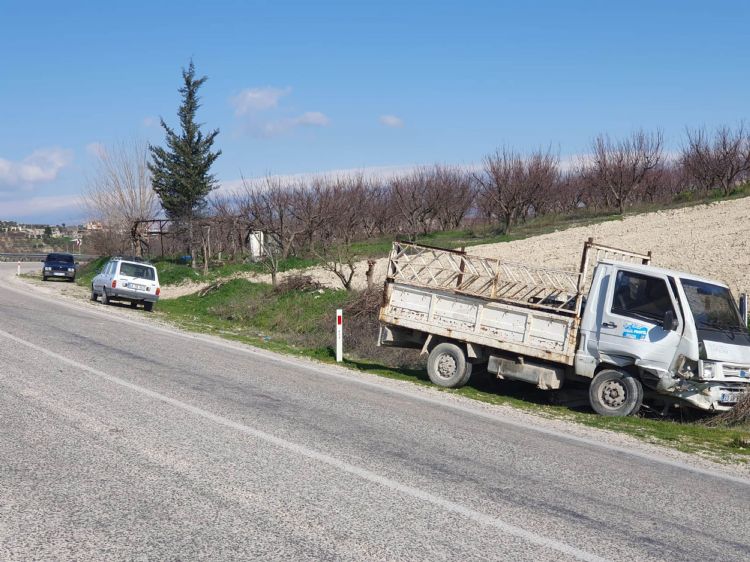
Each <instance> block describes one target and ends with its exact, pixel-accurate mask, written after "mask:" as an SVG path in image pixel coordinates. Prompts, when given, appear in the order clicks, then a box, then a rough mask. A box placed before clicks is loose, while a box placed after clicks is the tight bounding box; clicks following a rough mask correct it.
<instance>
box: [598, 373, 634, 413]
mask: <svg viewBox="0 0 750 562" xmlns="http://www.w3.org/2000/svg"><path fill="white" fill-rule="evenodd" d="M589 401H590V402H591V407H592V408H593V409H594V411H595V412H596V413H597V414H599V415H602V416H629V415H631V414H635V413H637V412H638V410H640V409H641V404H642V403H643V386H641V382H640V381H639V380H638V379H637V378H635V377H634V376H633V375H631V374H630V373H627V372H625V371H619V370H617V369H604V370H603V371H600V372H599V373H598V374H597V375H596V376H595V377H594V380H592V381H591V386H589Z"/></svg>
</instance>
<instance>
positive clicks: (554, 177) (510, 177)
mask: <svg viewBox="0 0 750 562" xmlns="http://www.w3.org/2000/svg"><path fill="white" fill-rule="evenodd" d="M559 177H560V170H559V166H558V158H557V156H555V155H553V154H552V153H551V152H550V151H546V152H545V151H535V152H533V153H532V154H531V155H530V156H529V157H528V158H524V157H523V156H522V155H521V154H519V153H518V152H515V151H513V150H510V149H508V148H503V149H500V150H497V151H496V152H495V153H494V154H490V155H488V156H486V157H485V158H484V169H483V171H482V173H481V174H479V175H477V176H476V178H477V181H478V182H479V185H480V186H481V187H480V204H481V205H483V206H484V207H485V215H487V216H492V217H495V219H496V220H497V221H498V222H499V225H500V228H501V231H502V232H503V234H507V233H508V232H510V230H511V228H512V227H513V226H514V225H515V224H516V223H517V222H518V220H519V219H522V218H524V217H525V216H527V214H528V213H529V212H531V213H533V214H541V213H542V212H544V210H546V208H547V206H548V201H547V200H546V198H549V197H550V196H551V193H552V192H553V190H554V189H555V188H556V185H557V183H558V181H559Z"/></svg>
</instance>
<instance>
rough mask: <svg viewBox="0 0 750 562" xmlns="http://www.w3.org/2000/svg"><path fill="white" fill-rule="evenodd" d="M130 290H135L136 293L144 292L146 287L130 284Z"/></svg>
mask: <svg viewBox="0 0 750 562" xmlns="http://www.w3.org/2000/svg"><path fill="white" fill-rule="evenodd" d="M130 288H131V289H135V290H136V291H145V290H146V285H136V284H135V283H131V284H130Z"/></svg>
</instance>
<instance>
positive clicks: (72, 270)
mask: <svg viewBox="0 0 750 562" xmlns="http://www.w3.org/2000/svg"><path fill="white" fill-rule="evenodd" d="M50 277H57V278H60V279H67V280H68V281H74V280H75V278H76V261H75V258H74V257H73V256H72V255H71V254H48V255H47V258H46V259H45V260H44V266H43V267H42V280H43V281H46V280H47V279H49V278H50Z"/></svg>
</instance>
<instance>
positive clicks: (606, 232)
mask: <svg viewBox="0 0 750 562" xmlns="http://www.w3.org/2000/svg"><path fill="white" fill-rule="evenodd" d="M589 237H593V238H594V240H595V241H596V242H599V243H601V244H606V245H609V246H615V247H619V248H625V249H629V250H633V251H638V252H643V253H645V252H648V251H649V250H651V251H652V252H653V261H652V263H653V265H656V266H658V267H665V268H668V269H676V270H679V271H686V272H689V273H693V274H695V275H701V276H704V277H709V278H712V279H717V280H720V281H725V282H726V283H727V284H728V285H729V286H730V287H731V288H732V291H733V292H734V293H735V296H736V295H737V294H738V293H740V292H748V291H750V198H743V199H738V200H735V201H722V202H717V203H711V204H709V205H700V206H696V207H689V208H685V209H672V210H668V211H657V212H654V213H646V214H642V215H634V216H630V217H625V218H624V219H622V220H616V221H608V222H603V223H599V224H595V225H591V226H583V227H576V228H569V229H567V230H562V231H558V232H553V233H550V234H544V235H541V236H534V237H532V238H527V239H525V240H517V241H514V242H501V243H498V244H484V245H480V246H472V247H471V248H469V250H468V251H469V253H471V254H474V255H478V256H485V257H492V258H499V259H504V260H508V261H513V262H518V263H524V264H530V265H531V264H536V265H545V266H549V267H555V268H564V269H572V270H575V269H577V267H578V264H579V262H580V259H581V250H582V248H583V243H584V241H585V240H586V239H588V238H589ZM387 263H388V260H387V259H385V258H383V259H380V260H378V262H377V264H376V268H375V271H376V274H375V281H376V282H377V283H382V282H383V280H384V278H385V272H386V266H387ZM366 269H367V265H366V263H365V262H360V263H359V264H357V270H356V273H355V277H354V285H355V287H356V288H364V287H365V283H366V280H365V271H366ZM304 273H306V274H308V275H311V276H313V277H314V278H315V279H316V280H318V281H319V282H321V283H323V284H324V285H327V286H330V287H340V286H341V284H340V283H339V281H338V279H337V278H336V277H335V276H334V275H333V274H332V273H330V272H328V271H325V270H324V269H322V268H320V267H313V268H309V269H307V270H305V272H304ZM282 276H283V274H282ZM251 278H252V279H255V280H258V281H264V282H270V276H267V275H265V276H264V275H257V276H254V277H251Z"/></svg>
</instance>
